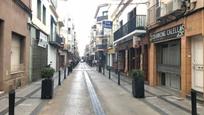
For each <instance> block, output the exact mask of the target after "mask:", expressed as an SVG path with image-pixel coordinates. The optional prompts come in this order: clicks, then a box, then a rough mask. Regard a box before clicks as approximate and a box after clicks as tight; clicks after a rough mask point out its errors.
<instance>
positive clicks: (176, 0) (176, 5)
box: [173, 0, 182, 11]
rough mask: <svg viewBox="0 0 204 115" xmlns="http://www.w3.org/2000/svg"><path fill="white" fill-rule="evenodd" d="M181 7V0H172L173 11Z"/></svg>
mask: <svg viewBox="0 0 204 115" xmlns="http://www.w3.org/2000/svg"><path fill="white" fill-rule="evenodd" d="M181 7H182V0H173V11H176V10H179V9H181Z"/></svg>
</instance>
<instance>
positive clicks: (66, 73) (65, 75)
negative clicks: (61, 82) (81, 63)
mask: <svg viewBox="0 0 204 115" xmlns="http://www.w3.org/2000/svg"><path fill="white" fill-rule="evenodd" d="M66 74H67V73H66V67H65V68H64V79H66Z"/></svg>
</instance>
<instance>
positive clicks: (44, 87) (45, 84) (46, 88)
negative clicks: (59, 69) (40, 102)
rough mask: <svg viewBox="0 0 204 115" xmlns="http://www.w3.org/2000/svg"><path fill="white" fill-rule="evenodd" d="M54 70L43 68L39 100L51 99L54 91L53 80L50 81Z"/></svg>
mask: <svg viewBox="0 0 204 115" xmlns="http://www.w3.org/2000/svg"><path fill="white" fill-rule="evenodd" d="M54 72H55V70H54V69H53V68H52V67H45V68H43V69H42V71H41V77H42V78H44V79H43V80H42V84H41V99H52V97H53V90H54V80H53V79H52V77H53V75H54Z"/></svg>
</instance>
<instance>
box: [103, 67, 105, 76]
mask: <svg viewBox="0 0 204 115" xmlns="http://www.w3.org/2000/svg"><path fill="white" fill-rule="evenodd" d="M103 75H105V67H103Z"/></svg>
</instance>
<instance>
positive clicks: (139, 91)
mask: <svg viewBox="0 0 204 115" xmlns="http://www.w3.org/2000/svg"><path fill="white" fill-rule="evenodd" d="M132 94H133V96H134V97H136V98H144V97H145V94H144V79H140V78H134V79H133V80H132Z"/></svg>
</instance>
